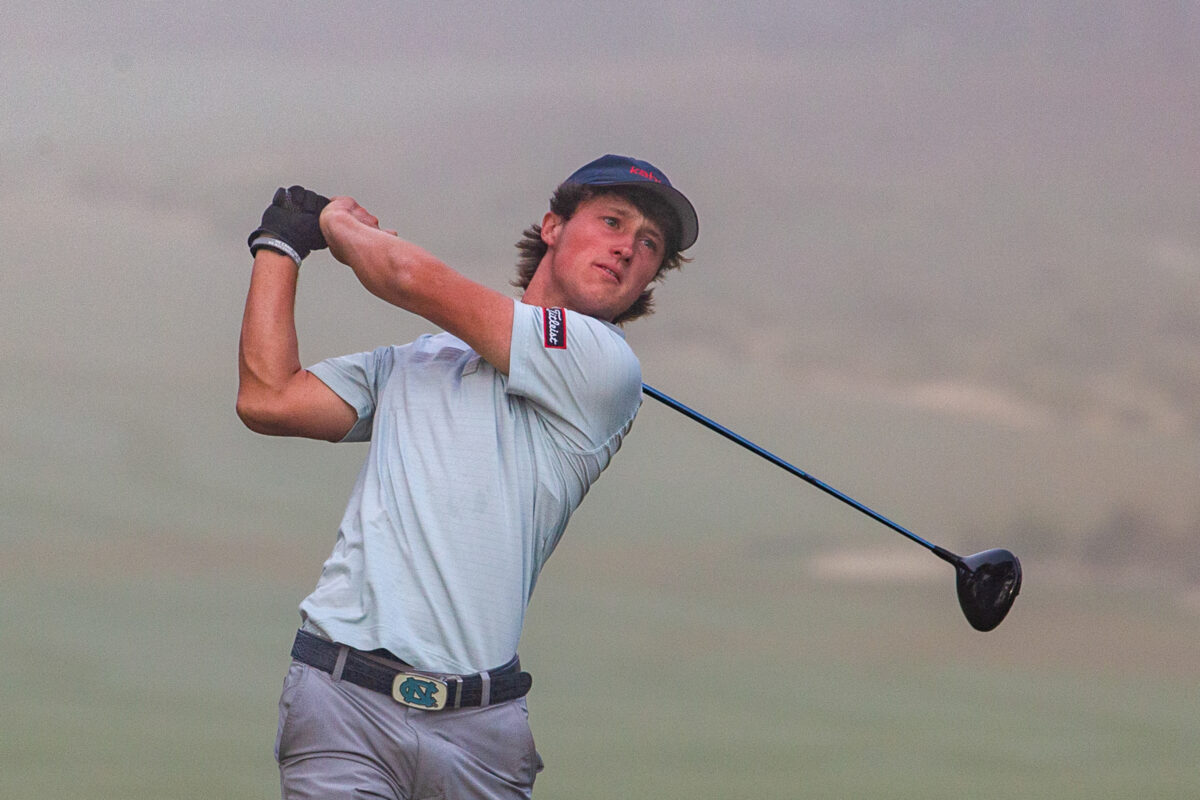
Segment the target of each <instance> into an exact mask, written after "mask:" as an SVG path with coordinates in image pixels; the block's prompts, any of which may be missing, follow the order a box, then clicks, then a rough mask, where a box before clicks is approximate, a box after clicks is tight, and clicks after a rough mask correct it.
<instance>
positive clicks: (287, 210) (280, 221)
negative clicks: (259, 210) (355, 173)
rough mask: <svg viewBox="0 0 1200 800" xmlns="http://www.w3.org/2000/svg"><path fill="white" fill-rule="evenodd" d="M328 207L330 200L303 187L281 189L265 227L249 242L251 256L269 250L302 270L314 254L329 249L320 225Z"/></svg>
mask: <svg viewBox="0 0 1200 800" xmlns="http://www.w3.org/2000/svg"><path fill="white" fill-rule="evenodd" d="M327 205H329V198H328V197H322V196H321V195H319V194H317V193H316V192H313V191H309V190H308V189H305V188H304V187H303V186H292V187H290V188H287V189H284V188H279V189H277V190H276V191H275V197H274V198H273V199H272V200H271V205H269V206H267V210H266V211H264V212H263V215H262V225H260V226H259V227H258V228H255V230H254V232H253V233H251V234H250V238H249V239H248V240H247V244H249V245H250V252H251V253H254V252H255V251H257V250H258V248H260V247H269V248H271V249H272V250H276V251H278V252H280V253H283V254H284V255H286V256H289V257H291V259H292V260H293V261H295V262H296V266H300V262H301V261H302V260H303V259H304V257H305V256H307V255H308V254H309V253H310V252H312V251H313V250H323V249H324V248H326V247H328V246H329V245H328V244H327V243H326V242H325V236H324V235H323V234H322V233H321V222H320V220H321V209H323V208H325V206H327ZM289 251H290V252H289Z"/></svg>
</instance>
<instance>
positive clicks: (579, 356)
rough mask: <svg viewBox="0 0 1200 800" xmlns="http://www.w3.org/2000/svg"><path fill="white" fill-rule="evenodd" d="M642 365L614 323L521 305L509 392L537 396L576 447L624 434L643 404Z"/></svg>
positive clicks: (594, 446) (541, 409)
mask: <svg viewBox="0 0 1200 800" xmlns="http://www.w3.org/2000/svg"><path fill="white" fill-rule="evenodd" d="M641 389H642V369H641V365H640V364H639V363H638V360H637V357H636V356H635V355H634V354H633V351H632V350H631V349H630V348H629V345H628V344H626V342H625V337H624V336H623V335H622V334H621V332H620V331H619V330H618V329H616V328H615V327H614V326H611V325H609V324H607V323H604V322H602V321H600V320H598V319H595V318H594V317H589V316H586V315H584V314H578V313H576V312H574V311H569V310H566V309H561V308H540V307H537V306H531V305H526V304H524V303H520V302H517V303H516V307H515V309H514V313H513V334H512V345H511V350H510V353H509V374H508V391H509V393H510V394H514V395H517V396H520V397H523V398H526V399H527V400H529V401H531V402H532V403H533V404H534V406H535V407H536V409H537V410H538V412H539V413H540V415H541V416H542V417H543V418H544V419H546V421H547V422H548V423H549V424H550V425H551V426H552V427H553V428H555V429H556V430H557V431H558V432H559V433H560V434H562V435H563V436H564V437H565V438H566V439H567V440H568V441H569V442H570V443H571V444H572V445H573V446H574V447H575V448H577V449H579V450H583V451H591V450H595V449H597V448H599V447H602V446H604V445H605V444H606V443H608V442H609V440H611V439H612V438H613V437H614V436H617V435H618V434H623V433H624V432H625V431H626V430H627V429H628V426H629V425H630V423H632V421H633V418H634V416H635V415H636V414H637V411H638V408H639V407H640V405H641Z"/></svg>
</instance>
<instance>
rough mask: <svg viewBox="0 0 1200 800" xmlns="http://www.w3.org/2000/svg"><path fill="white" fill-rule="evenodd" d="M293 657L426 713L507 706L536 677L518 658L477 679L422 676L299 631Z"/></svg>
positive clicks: (434, 674)
mask: <svg viewBox="0 0 1200 800" xmlns="http://www.w3.org/2000/svg"><path fill="white" fill-rule="evenodd" d="M292 658H294V659H296V660H297V661H299V662H301V663H304V664H308V665H309V666H310V667H316V668H317V669H319V670H323V671H325V672H328V673H329V674H331V675H333V676H334V677H335V678H340V679H341V680H344V681H350V683H353V684H355V685H358V686H362V687H363V688H365V689H371V690H372V691H376V692H381V693H383V694H386V695H388V696H389V697H391V698H392V699H393V700H395V701H396V702H397V703H400V704H402V705H406V706H409V707H410V708H418V709H421V710H423V711H441V710H443V709H452V708H471V707H475V706H486V705H492V704H494V703H503V702H504V701H506V700H515V699H516V698H518V697H524V696H525V695H527V694H528V693H529V687H531V686H532V685H533V676H531V675H530V674H529V673H528V672H521V662H520V661H519V660H517V659H516V658H514V659H513V660H512V661H510V662H508V663H507V664H505V665H504V666H502V667H497V668H496V669H493V670H488V671H486V672H477V673H475V674H474V675H446V674H443V673H440V672H421V671H419V670H416V669H413V668H411V667H408V666H407V665H406V664H404V662H403V661H392V664H395V665H397V666H391V665H389V664H387V663H384V661H383V659H381V658H378V657H376V656H372V655H371V654H370V653H364V652H363V651H361V650H355V649H354V648H353V647H349V646H347V645H343V644H337V643H336V642H330V641H328V640H326V639H322V638H321V637H320V636H314V635H313V634H311V633H308V632H307V631H297V632H296V641H295V643H294V644H293V645H292ZM339 671H340V673H341V674H340V675H339V674H338V673H339Z"/></svg>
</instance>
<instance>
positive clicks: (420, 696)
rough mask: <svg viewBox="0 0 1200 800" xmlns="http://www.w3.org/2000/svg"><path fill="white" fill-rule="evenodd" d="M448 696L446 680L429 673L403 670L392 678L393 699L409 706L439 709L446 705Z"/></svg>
mask: <svg viewBox="0 0 1200 800" xmlns="http://www.w3.org/2000/svg"><path fill="white" fill-rule="evenodd" d="M448 696H449V692H448V691H447V689H446V683H445V681H440V680H438V679H437V678H430V677H429V676H428V675H413V674H411V673H408V672H401V673H398V674H397V675H396V677H395V679H393V680H392V699H393V700H395V701H396V702H397V703H400V704H401V705H405V706H408V707H409V708H419V709H422V710H424V711H439V710H441V709H443V708H445V707H446V699H447V697H448Z"/></svg>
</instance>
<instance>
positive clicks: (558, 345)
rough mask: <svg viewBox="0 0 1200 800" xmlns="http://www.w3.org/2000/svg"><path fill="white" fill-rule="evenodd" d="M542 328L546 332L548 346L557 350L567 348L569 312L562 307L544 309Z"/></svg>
mask: <svg viewBox="0 0 1200 800" xmlns="http://www.w3.org/2000/svg"><path fill="white" fill-rule="evenodd" d="M542 330H543V331H544V333H545V338H546V347H553V348H555V349H557V350H566V349H567V312H566V309H562V308H543V309H542Z"/></svg>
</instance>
